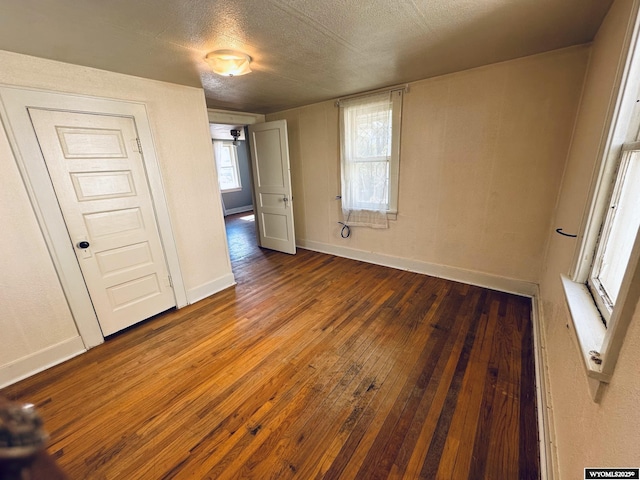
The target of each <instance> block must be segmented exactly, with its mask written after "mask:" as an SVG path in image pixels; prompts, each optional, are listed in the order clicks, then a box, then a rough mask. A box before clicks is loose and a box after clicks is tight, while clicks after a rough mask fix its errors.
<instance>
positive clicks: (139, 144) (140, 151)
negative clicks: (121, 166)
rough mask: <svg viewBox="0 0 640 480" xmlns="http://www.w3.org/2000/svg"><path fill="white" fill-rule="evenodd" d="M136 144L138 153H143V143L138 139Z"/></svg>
mask: <svg viewBox="0 0 640 480" xmlns="http://www.w3.org/2000/svg"><path fill="white" fill-rule="evenodd" d="M136 144H137V145H138V152H139V153H142V143H140V139H139V138H136Z"/></svg>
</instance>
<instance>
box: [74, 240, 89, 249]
mask: <svg viewBox="0 0 640 480" xmlns="http://www.w3.org/2000/svg"><path fill="white" fill-rule="evenodd" d="M76 246H77V247H78V248H81V249H83V250H84V249H85V248H89V242H87V241H85V240H83V241H82V242H78V244H77V245H76Z"/></svg>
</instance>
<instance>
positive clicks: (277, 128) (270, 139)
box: [249, 120, 296, 254]
mask: <svg viewBox="0 0 640 480" xmlns="http://www.w3.org/2000/svg"><path fill="white" fill-rule="evenodd" d="M249 142H250V147H251V167H252V169H253V187H254V192H255V215H256V221H257V224H258V238H259V241H260V246H261V247H264V248H269V249H271V250H277V251H279V252H284V253H290V254H295V253H296V238H295V232H294V228H293V205H292V197H291V176H290V172H289V140H288V137H287V121H286V120H277V121H275V122H266V123H258V124H254V125H249Z"/></svg>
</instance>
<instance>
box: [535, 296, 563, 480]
mask: <svg viewBox="0 0 640 480" xmlns="http://www.w3.org/2000/svg"><path fill="white" fill-rule="evenodd" d="M531 321H532V323H533V348H534V355H535V371H536V406H537V410H538V438H539V443H540V474H541V475H540V479H541V480H554V479H555V478H558V457H557V450H556V438H555V428H554V425H555V424H554V421H553V409H552V408H551V396H550V384H549V374H548V369H547V365H548V362H547V349H546V342H545V339H544V338H545V337H544V320H543V313H542V309H541V308H540V297H539V294H536V295H535V296H534V297H533V298H532V299H531Z"/></svg>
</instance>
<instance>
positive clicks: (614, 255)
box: [562, 5, 640, 402]
mask: <svg viewBox="0 0 640 480" xmlns="http://www.w3.org/2000/svg"><path fill="white" fill-rule="evenodd" d="M633 11H634V13H633V16H634V17H635V18H636V19H637V18H638V17H637V16H638V6H637V5H635V6H634V10H633ZM639 25H640V24H639V23H638V22H637V21H636V22H632V23H629V24H628V26H627V31H626V34H625V46H624V48H623V50H622V51H621V56H620V58H619V64H618V65H624V68H618V70H617V71H616V87H615V91H614V92H613V95H611V96H609V97H608V100H609V102H610V103H609V107H608V109H609V112H608V117H607V126H606V130H605V131H604V132H603V137H602V138H601V142H600V147H599V151H598V156H599V157H600V158H601V162H600V164H599V165H598V170H597V172H595V173H596V175H594V177H593V181H592V185H591V193H590V203H589V205H588V208H587V211H586V212H585V216H584V218H583V224H582V226H581V232H582V235H581V241H580V242H579V244H578V245H577V247H578V248H576V250H575V257H574V266H573V271H572V272H571V275H570V277H569V276H566V275H562V285H563V288H564V293H565V298H566V300H567V305H568V307H569V311H570V314H571V315H570V317H571V325H572V326H573V331H574V333H575V335H576V339H577V341H578V345H579V350H580V354H581V358H582V363H583V366H584V367H585V371H586V374H587V377H588V380H589V382H588V385H589V389H590V391H591V396H592V398H593V400H594V401H596V402H599V401H600V399H601V396H602V392H603V391H604V388H603V387H604V385H606V384H607V383H609V382H610V381H611V379H612V376H613V372H614V370H615V365H616V362H617V359H618V355H619V353H620V350H621V348H622V345H623V344H624V340H625V336H626V332H627V329H628V326H629V324H630V322H631V319H632V318H633V316H634V312H635V308H636V305H637V304H638V302H639V301H640V229H639V225H640V142H639V140H640V135H639V131H640V103H639V102H638V101H637V100H638V98H640V96H639V95H640V49H639V48H638V35H637V34H636V33H637V30H638V27H639Z"/></svg>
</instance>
